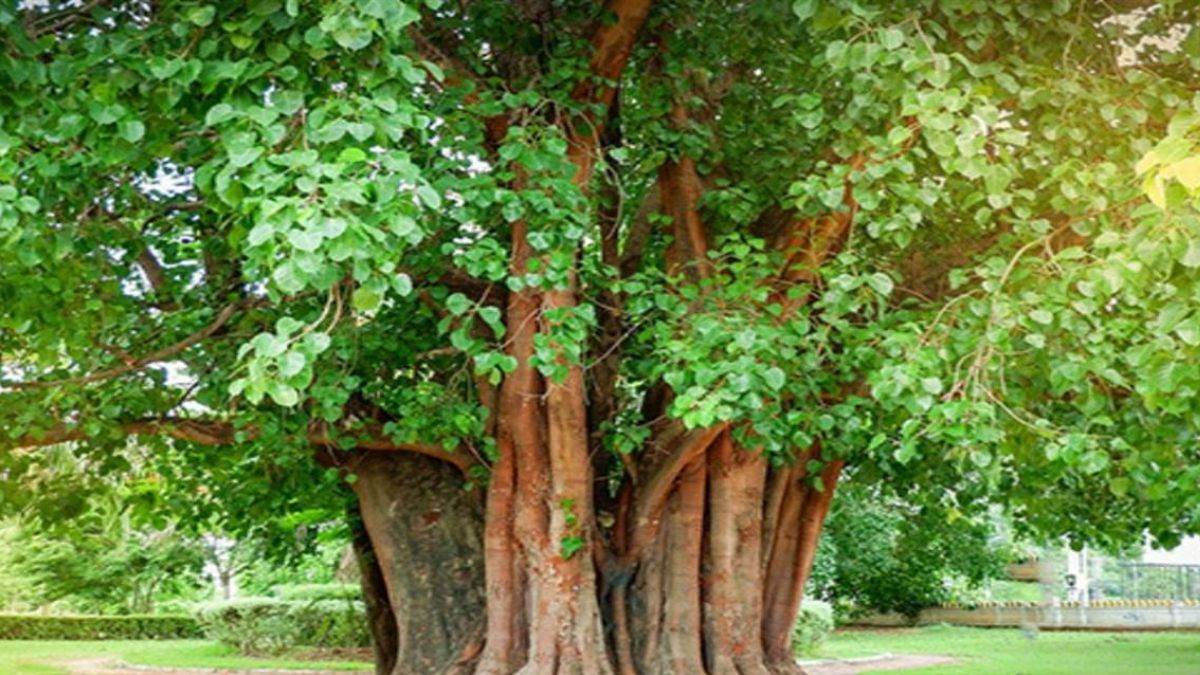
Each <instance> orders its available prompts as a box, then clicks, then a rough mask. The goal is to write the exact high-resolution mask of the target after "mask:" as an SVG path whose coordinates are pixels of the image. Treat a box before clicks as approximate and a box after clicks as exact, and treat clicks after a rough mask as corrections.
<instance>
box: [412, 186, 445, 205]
mask: <svg viewBox="0 0 1200 675" xmlns="http://www.w3.org/2000/svg"><path fill="white" fill-rule="evenodd" d="M417 196H418V197H420V199H421V202H422V203H424V204H425V206H428V207H429V208H431V209H439V208H441V207H442V196H441V195H440V194H438V192H437V190H434V189H433V187H432V186H430V185H429V184H428V183H422V184H421V185H419V186H417Z"/></svg>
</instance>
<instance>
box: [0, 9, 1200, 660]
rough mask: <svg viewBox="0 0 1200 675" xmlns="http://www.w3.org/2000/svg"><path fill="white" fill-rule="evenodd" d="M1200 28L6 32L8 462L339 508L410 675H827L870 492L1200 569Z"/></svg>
mask: <svg viewBox="0 0 1200 675" xmlns="http://www.w3.org/2000/svg"><path fill="white" fill-rule="evenodd" d="M1143 5H1144V7H1143ZM1195 14H1196V10H1195V8H1194V7H1193V6H1192V3H1183V2H1161V3H1148V2H1147V3H1136V2H1121V1H1115V2H1090V1H1078V2H1069V1H1068V0H1058V1H1054V2H1025V1H1020V0H995V1H992V2H986V3H984V2H973V1H970V0H942V1H934V0H921V1H917V2H911V3H893V2H873V1H867V0H858V1H856V0H835V1H831V2H820V3H818V2H815V1H810V0H799V1H797V2H776V1H766V2H699V1H696V2H692V1H686V0H678V1H672V2H666V1H659V2H653V1H652V0H610V2H608V3H607V4H603V5H602V4H600V3H594V2H590V1H589V2H584V1H582V0H580V1H575V0H570V1H566V2H548V1H542V0H517V1H514V2H510V3H500V2H447V3H443V2H441V1H440V0H426V2H424V3H423V4H418V3H416V2H412V3H405V2H399V1H396V0H370V1H367V2H349V1H347V0H330V1H324V2H315V3H300V2H295V0H288V1H287V2H279V1H276V0H254V1H252V2H247V3H240V2H239V3H234V2H226V3H220V2H216V3H204V2H185V1H180V2H163V3H149V2H85V3H82V4H80V5H78V6H76V5H75V4H65V3H56V2H50V3H48V4H47V3H38V4H36V5H34V3H26V4H25V5H23V6H19V7H14V6H13V5H11V4H9V5H6V6H5V7H4V8H3V9H0V36H2V39H3V45H2V49H0V242H3V245H2V246H0V306H3V308H4V309H3V312H2V313H0V355H2V356H3V359H4V363H3V367H2V369H0V402H2V405H0V409H2V412H0V415H2V417H3V421H4V428H5V432H4V433H5V439H6V440H5V445H6V446H8V447H10V448H13V449H14V451H13V452H9V453H7V455H6V456H5V458H4V460H3V461H4V462H5V463H6V464H7V465H9V466H10V467H11V468H10V469H9V471H18V470H19V467H20V465H21V462H22V461H24V460H23V458H27V457H28V456H29V453H31V452H36V447H37V446H45V445H50V444H56V443H63V442H68V441H71V442H76V444H77V448H78V452H81V453H96V454H98V455H106V456H114V455H115V456H119V453H120V452H121V450H122V448H124V447H125V446H126V444H127V443H129V441H128V440H127V439H128V438H129V437H137V438H138V441H137V442H138V443H141V444H169V445H171V446H172V447H174V448H184V449H188V448H190V449H191V451H192V452H194V453H195V454H194V457H196V460H195V461H196V462H197V463H198V464H201V463H206V462H209V461H213V462H220V461H223V460H222V459H221V458H222V457H228V456H229V454H228V453H243V454H242V455H238V456H240V457H244V461H242V462H240V463H238V464H237V467H238V468H239V470H241V472H242V473H241V476H242V479H243V480H245V481H246V482H247V483H251V482H254V481H256V480H261V479H263V477H264V476H278V475H279V474H281V473H287V472H289V471H294V472H295V473H294V474H293V475H295V476H309V475H312V474H311V471H310V469H311V467H312V466H316V465H318V464H319V465H320V466H324V467H328V468H329V469H330V470H331V471H332V472H335V473H337V475H341V476H344V478H345V480H346V481H349V483H350V485H351V487H352V489H353V491H354V492H355V494H356V495H357V498H358V504H359V511H360V514H361V519H362V523H363V525H364V526H365V532H364V533H363V534H364V536H360V537H358V538H357V539H356V546H357V548H358V550H359V551H360V553H361V554H362V560H363V563H364V570H365V572H366V573H365V574H364V584H365V587H366V588H367V589H368V593H369V597H368V600H369V602H368V604H369V606H370V607H371V613H372V626H373V629H374V631H375V633H376V647H377V656H378V667H379V670H380V671H381V672H395V673H405V674H411V673H442V672H475V673H481V674H489V675H490V674H506V673H514V672H521V673H536V674H542V673H546V674H550V673H559V672H561V673H618V672H619V673H623V674H624V673H645V674H655V673H707V674H709V675H725V674H727V673H737V674H741V675H751V674H761V673H790V672H797V667H796V666H795V664H794V662H793V660H792V656H791V650H790V644H789V642H790V634H791V628H792V624H793V622H794V619H795V617H796V614H797V612H798V610H799V607H800V603H801V599H802V596H803V590H804V585H805V582H806V580H807V577H808V575H809V571H810V569H811V566H812V562H813V556H814V554H815V552H816V542H817V540H818V537H819V535H820V531H821V527H822V523H823V521H824V518H825V516H826V514H827V513H828V510H829V507H830V502H831V499H832V498H833V495H834V492H835V487H836V484H837V482H838V480H839V477H840V475H841V474H842V472H843V470H844V469H845V470H846V471H847V472H853V474H854V475H855V476H856V477H861V479H863V480H867V481H870V480H888V481H891V482H894V483H895V484H896V485H900V486H903V485H906V484H912V485H947V486H954V485H958V486H959V487H958V488H956V489H954V490H949V491H947V492H945V494H944V495H943V496H942V497H941V499H943V500H944V501H945V504H943V506H944V507H946V508H947V509H951V510H953V509H955V508H959V509H961V510H964V511H965V510H969V509H970V508H971V506H972V504H973V503H976V502H978V501H980V500H984V499H992V500H995V501H1001V502H1006V503H1008V504H1009V505H1010V506H1011V508H1012V509H1013V512H1014V514H1015V515H1016V517H1017V518H1018V519H1020V520H1021V521H1022V522H1024V523H1026V524H1027V525H1028V526H1029V527H1031V528H1038V529H1039V530H1040V531H1043V532H1081V533H1080V534H1079V536H1081V537H1084V538H1088V539H1094V540H1098V541H1108V540H1111V539H1113V538H1117V537H1120V536H1124V537H1130V536H1134V537H1136V536H1140V532H1141V531H1142V529H1143V528H1147V527H1148V528H1150V529H1151V531H1152V532H1153V534H1154V535H1155V536H1156V537H1158V538H1159V540H1160V541H1164V542H1167V541H1170V540H1171V539H1172V538H1173V537H1178V536H1179V534H1181V533H1183V532H1188V531H1191V530H1194V529H1196V527H1197V525H1198V523H1197V521H1196V519H1195V510H1196V499H1197V497H1196V496H1195V493H1196V491H1195V489H1194V488H1195V483H1196V478H1197V476H1196V470H1195V468H1194V466H1193V463H1192V462H1190V461H1189V459H1194V453H1195V436H1194V428H1193V423H1192V420H1193V419H1194V415H1193V414H1192V413H1193V412H1194V410H1195V401H1194V398H1195V396H1194V394H1195V392H1196V391H1197V386H1196V383H1195V382H1194V379H1195V374H1194V372H1186V371H1184V369H1182V368H1179V369H1177V371H1178V372H1175V371H1173V374H1172V375H1171V378H1173V379H1170V383H1171V388H1170V389H1164V388H1163V386H1162V384H1161V380H1160V378H1158V377H1157V376H1155V375H1152V374H1150V373H1149V372H1147V371H1146V370H1145V369H1144V368H1143V365H1144V363H1143V361H1145V362H1147V363H1149V362H1153V363H1155V364H1157V365H1156V366H1155V367H1160V368H1172V367H1173V366H1172V365H1171V364H1173V363H1177V362H1178V361H1177V359H1178V358H1179V355H1180V354H1182V353H1184V352H1181V351H1179V350H1190V351H1187V352H1186V353H1194V351H1195V349H1196V347H1197V345H1198V344H1200V338H1197V336H1198V335H1200V332H1197V331H1195V330H1190V332H1188V331H1180V330H1179V327H1180V326H1182V325H1183V322H1193V323H1194V322H1195V321H1196V320H1197V319H1196V317H1195V315H1194V314H1192V307H1191V305H1188V304H1187V302H1182V303H1181V304H1182V308H1177V310H1172V311H1178V312H1179V314H1178V315H1177V316H1173V318H1172V320H1171V322H1170V323H1171V326H1170V327H1167V326H1165V325H1158V324H1154V323H1153V322H1152V321H1147V320H1145V319H1146V318H1147V317H1150V316H1158V312H1160V311H1166V310H1165V309H1164V307H1165V306H1166V305H1169V304H1170V303H1171V302H1176V304H1180V300H1179V299H1180V298H1189V297H1190V298H1192V302H1193V304H1194V298H1195V297H1196V296H1195V295H1190V296H1189V295H1187V294H1188V293H1191V292H1192V289H1194V288H1195V286H1194V278H1195V273H1196V268H1197V266H1198V265H1200V254H1198V253H1197V251H1200V244H1197V243H1196V242H1197V241H1200V230H1198V223H1200V221H1197V219H1196V217H1195V215H1194V211H1193V210H1192V208H1191V206H1190V204H1189V202H1188V197H1187V196H1185V195H1180V194H1176V193H1177V192H1178V191H1179V190H1186V188H1187V187H1188V186H1192V187H1195V185H1196V183H1197V182H1200V181H1198V180H1197V177H1196V171H1195V168H1194V167H1192V166H1191V165H1186V166H1183V167H1179V166H1177V164H1178V163H1179V162H1180V161H1183V160H1184V159H1186V157H1187V156H1188V155H1187V152H1183V153H1182V154H1181V153H1179V152H1175V151H1173V150H1171V148H1167V150H1164V151H1162V152H1160V153H1159V156H1158V159H1156V160H1151V162H1150V163H1149V164H1143V166H1142V167H1141V170H1142V171H1143V172H1150V171H1153V173H1152V174H1148V175H1152V176H1153V178H1152V179H1151V181H1150V184H1151V185H1152V187H1154V188H1155V189H1154V190H1153V191H1152V192H1151V195H1150V199H1149V200H1148V199H1147V197H1146V196H1145V195H1144V194H1143V192H1142V189H1141V180H1142V179H1140V178H1138V177H1137V175H1136V174H1137V171H1138V167H1137V166H1136V165H1137V164H1138V161H1139V159H1141V158H1142V156H1143V155H1144V154H1145V153H1147V152H1149V151H1150V150H1151V149H1152V148H1153V147H1154V144H1155V143H1157V142H1159V140H1160V139H1161V138H1163V137H1164V136H1165V135H1167V133H1168V127H1167V125H1168V122H1169V121H1170V120H1172V119H1174V120H1176V122H1175V123H1174V125H1175V126H1174V127H1173V128H1176V129H1180V128H1188V127H1187V119H1188V118H1187V116H1188V115H1192V116H1194V115H1195V114H1196V109H1195V107H1194V106H1195V103H1194V102H1193V101H1194V100H1195V93H1196V84H1197V82H1196V65H1197V61H1198V60H1200V33H1198V32H1197V31H1196V30H1195V29H1193V28H1192V26H1193V25H1195V24H1196V18H1197V17H1196V16H1195ZM1147 36H1152V37H1153V36H1169V37H1171V39H1169V40H1165V41H1155V40H1151V41H1147V40H1146V39H1145V38H1146V37H1147ZM1181 116H1182V117H1181ZM1181 119H1183V121H1182V122H1181V121H1179V120H1181ZM1175 143H1176V145H1187V144H1186V143H1183V142H1181V141H1176V142H1175ZM1189 149H1190V146H1189ZM1151 164H1152V165H1153V166H1150V165H1151ZM1168 193H1170V194H1168ZM1170 195H1174V197H1171V199H1168V197H1169V196H1170ZM1164 233H1168V234H1164ZM1147 241H1150V242H1151V244H1153V245H1154V246H1157V248H1155V250H1154V252H1153V256H1156V257H1153V259H1146V258H1139V257H1138V256H1142V255H1143V254H1144V253H1145V251H1143V249H1144V248H1145V246H1146V242H1147ZM1145 255H1150V254H1145ZM1139 260H1140V261H1141V262H1139V263H1138V264H1136V265H1134V264H1133V262H1136V261H1139ZM1085 284H1086V285H1085ZM1163 284H1169V285H1170V286H1171V290H1170V292H1168V291H1167V290H1165V289H1164V287H1163ZM1172 298H1174V300H1172ZM1188 325H1192V324H1188ZM1172 330H1174V332H1171V331H1172ZM1130 345H1133V346H1139V345H1148V346H1145V349H1146V350H1147V351H1146V352H1145V353H1144V354H1143V355H1142V356H1139V357H1136V358H1131V357H1130V356H1129V354H1128V353H1127V348H1128V347H1129V346H1130ZM1164 355H1165V356H1164ZM1164 358H1165V359H1166V361H1165V362H1163V361H1162V359H1164ZM223 453H225V454H223ZM1189 453H1190V454H1189ZM184 456H186V455H184ZM302 464H303V465H305V466H306V467H308V468H306V469H303V470H302V469H300V468H299V467H300V466H301V465H302ZM233 473H235V472H231V474H230V475H232V474H233ZM295 482H296V483H297V485H295V488H294V489H295V490H296V492H294V493H289V494H292V495H293V497H295V496H296V495H303V494H308V493H307V492H305V490H312V489H313V485H311V484H310V485H308V486H307V487H306V486H305V485H303V484H302V483H303V481H295ZM464 484H465V486H466V487H465V489H464ZM320 485H321V486H323V487H324V489H335V488H334V487H333V486H332V484H331V483H321V484H320ZM1189 486H1190V487H1189ZM226 489H229V488H228V487H227V486H226ZM1189 490H1190V491H1189ZM1152 493H1153V494H1152ZM285 496H286V495H285ZM263 498H264V499H265V500H269V499H276V498H281V497H280V495H279V494H270V493H266V494H264V496H263ZM264 503H270V502H269V501H268V502H264ZM1051 503H1054V504H1058V505H1060V507H1059V508H1055V509H1048V508H1047V509H1044V510H1039V509H1038V508H1036V507H1037V506H1038V505H1039V504H1051ZM1047 514H1048V515H1047ZM1081 514H1082V515H1087V516H1088V521H1087V522H1088V523H1091V525H1089V526H1087V527H1090V528H1091V529H1090V530H1086V531H1083V530H1081V528H1080V527H1075V525H1076V524H1077V521H1078V520H1079V516H1080V515H1081ZM1109 515H1112V516H1113V517H1112V518H1108V517H1107V516H1109Z"/></svg>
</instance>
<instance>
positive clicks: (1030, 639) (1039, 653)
mask: <svg viewBox="0 0 1200 675" xmlns="http://www.w3.org/2000/svg"><path fill="white" fill-rule="evenodd" d="M886 652H890V653H892V654H941V655H947V656H953V657H956V658H958V659H959V660H960V661H959V663H957V664H955V665H943V666H934V667H929V668H918V669H912V670H904V671H903V672H904V673H906V674H911V675H924V674H926V673H928V674H935V675H960V674H961V675H1019V674H1028V675H1081V674H1084V673H1086V674H1087V675H1130V674H1133V675H1196V674H1197V673H1200V633H1143V632H1136V633H1134V632H1130V633H1099V632H1072V633H1068V632H1060V631H1041V632H1038V633H1036V634H1031V635H1027V634H1025V633H1023V632H1022V631H1020V630H1016V629H988V628H963V627H956V626H931V627H928V628H914V629H890V630H869V631H868V630H862V631H860V630H847V631H840V632H838V633H836V634H835V635H834V636H833V637H832V638H830V639H829V641H828V642H827V643H826V645H825V647H824V649H823V650H822V654H821V656H823V657H836V658H846V657H856V656H869V655H875V654H881V653H886ZM880 672H882V671H880ZM892 672H896V671H892Z"/></svg>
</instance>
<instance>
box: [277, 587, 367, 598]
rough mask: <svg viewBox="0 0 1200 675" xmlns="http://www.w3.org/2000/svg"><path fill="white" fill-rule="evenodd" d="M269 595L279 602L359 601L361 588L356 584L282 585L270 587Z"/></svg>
mask: <svg viewBox="0 0 1200 675" xmlns="http://www.w3.org/2000/svg"><path fill="white" fill-rule="evenodd" d="M271 595H272V596H273V597H276V598H279V599H281V600H359V599H361V598H362V588H360V587H359V585H358V584H282V585H279V586H274V587H272V588H271Z"/></svg>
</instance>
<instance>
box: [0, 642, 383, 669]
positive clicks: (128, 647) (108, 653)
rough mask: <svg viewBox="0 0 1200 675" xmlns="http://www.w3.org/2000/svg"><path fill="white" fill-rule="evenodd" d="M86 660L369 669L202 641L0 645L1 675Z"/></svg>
mask: <svg viewBox="0 0 1200 675" xmlns="http://www.w3.org/2000/svg"><path fill="white" fill-rule="evenodd" d="M92 659H112V660H116V661H123V662H125V663H130V664H135V665H141V666H162V667H164V668H166V667H173V668H230V669H238V668H242V669H253V668H277V669H311V670H371V669H372V666H371V664H369V663H359V662H349V661H305V660H297V659H294V658H291V659H289V658H288V657H287V656H283V657H279V658H250V657H246V656H242V655H240V654H238V653H237V652H236V651H235V650H233V649H232V648H230V647H226V646H224V645H220V644H217V643H215V642H209V641H204V640H112V641H104V642H99V641H95V642H94V641H57V640H55V641H44V642H43V641H27V640H12V641H0V673H4V674H5V675H8V674H10V673H11V674H14V675H59V674H65V673H68V672H70V671H69V669H68V668H67V667H66V666H65V665H64V664H65V663H67V662H71V661H79V660H92Z"/></svg>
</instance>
